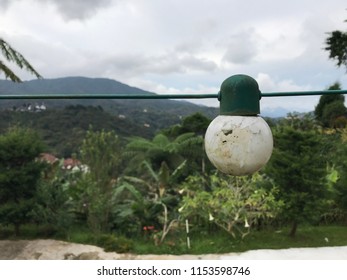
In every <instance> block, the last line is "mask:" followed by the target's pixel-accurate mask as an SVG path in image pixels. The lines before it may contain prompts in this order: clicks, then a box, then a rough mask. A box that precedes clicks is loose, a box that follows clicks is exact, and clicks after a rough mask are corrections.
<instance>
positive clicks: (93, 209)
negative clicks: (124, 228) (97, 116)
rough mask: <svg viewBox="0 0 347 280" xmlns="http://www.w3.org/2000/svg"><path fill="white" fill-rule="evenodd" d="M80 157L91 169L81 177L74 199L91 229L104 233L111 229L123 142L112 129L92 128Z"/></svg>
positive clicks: (84, 142)
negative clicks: (96, 129) (98, 130)
mask: <svg viewBox="0 0 347 280" xmlns="http://www.w3.org/2000/svg"><path fill="white" fill-rule="evenodd" d="M81 160H82V162H83V163H84V164H86V165H87V166H88V169H89V172H87V173H85V174H84V175H83V176H82V177H81V178H80V180H79V186H78V187H76V190H78V192H77V194H76V193H75V198H77V199H78V200H79V203H80V208H81V209H84V211H86V214H87V221H88V224H89V226H90V227H91V229H92V230H93V231H94V232H96V233H99V232H104V231H107V230H108V229H109V228H110V219H111V212H112V208H113V207H114V205H113V200H112V196H113V192H114V188H115V186H116V183H117V180H118V177H119V176H120V174H121V170H122V144H121V142H120V139H119V137H118V136H117V135H116V134H115V132H113V131H109V132H106V131H104V130H102V131H100V132H94V131H92V130H89V131H88V132H87V135H86V137H85V139H84V141H83V144H82V148H81Z"/></svg>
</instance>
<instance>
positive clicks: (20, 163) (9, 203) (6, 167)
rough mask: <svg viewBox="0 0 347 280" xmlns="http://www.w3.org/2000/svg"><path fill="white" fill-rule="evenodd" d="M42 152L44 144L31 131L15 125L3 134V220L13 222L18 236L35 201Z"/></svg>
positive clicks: (0, 182) (0, 167)
mask: <svg viewBox="0 0 347 280" xmlns="http://www.w3.org/2000/svg"><path fill="white" fill-rule="evenodd" d="M42 151H43V143H42V142H41V140H40V138H39V137H38V135H37V134H36V133H35V132H34V131H32V130H29V129H24V128H18V127H15V128H11V129H10V130H9V131H8V132H7V133H5V134H3V135H0V223H3V224H13V225H14V226H15V234H16V235H18V234H19V230H20V226H21V225H22V224H23V223H25V222H28V221H29V215H28V213H29V212H30V211H31V209H32V207H33V205H34V203H35V199H34V197H35V194H36V189H37V184H38V181H39V179H40V177H41V172H42V170H43V168H44V166H43V164H42V163H41V162H40V161H38V160H37V158H38V156H39V155H40V153H41V152H42Z"/></svg>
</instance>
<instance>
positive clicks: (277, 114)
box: [261, 107, 291, 118]
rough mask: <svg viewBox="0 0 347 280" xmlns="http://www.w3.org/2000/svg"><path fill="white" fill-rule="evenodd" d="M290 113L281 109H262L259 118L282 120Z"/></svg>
mask: <svg viewBox="0 0 347 280" xmlns="http://www.w3.org/2000/svg"><path fill="white" fill-rule="evenodd" d="M290 112H291V111H289V110H287V109H285V108H282V107H275V108H262V109H261V116H263V117H268V118H283V117H286V116H287V114H288V113H290Z"/></svg>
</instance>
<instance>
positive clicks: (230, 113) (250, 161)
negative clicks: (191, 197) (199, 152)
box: [205, 74, 273, 176]
mask: <svg viewBox="0 0 347 280" xmlns="http://www.w3.org/2000/svg"><path fill="white" fill-rule="evenodd" d="M218 99H219V101H220V115H219V116H218V117H216V118H215V119H214V120H213V121H212V122H211V123H210V125H209V127H208V128H207V131H206V134H205V150H206V154H207V157H208V158H209V159H210V161H211V162H212V164H213V165H214V166H215V167H216V168H217V169H219V170H220V171H222V172H224V173H227V174H231V175H235V176H243V175H249V174H252V173H254V172H256V171H258V170H259V169H260V168H262V167H263V166H264V165H265V164H266V163H267V162H268V160H269V159H270V157H271V153H272V148H273V140H272V133H271V129H270V127H269V126H268V124H267V123H266V122H265V121H264V120H263V119H262V118H261V117H259V116H258V114H259V113H260V108H259V100H260V99H261V93H260V90H259V87H258V83H257V81H256V80H254V79H253V78H252V77H250V76H247V75H242V74H241V75H234V76H231V77H229V78H228V79H226V80H225V81H224V82H223V83H222V85H221V90H220V92H219V98H218Z"/></svg>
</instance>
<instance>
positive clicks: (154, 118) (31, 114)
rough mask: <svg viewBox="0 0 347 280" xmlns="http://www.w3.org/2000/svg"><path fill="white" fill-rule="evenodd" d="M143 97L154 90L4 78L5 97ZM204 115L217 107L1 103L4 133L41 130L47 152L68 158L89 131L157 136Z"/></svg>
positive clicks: (0, 89) (99, 81)
mask: <svg viewBox="0 0 347 280" xmlns="http://www.w3.org/2000/svg"><path fill="white" fill-rule="evenodd" d="M90 93H93V94H97V93H100V94H129V95H131V94H141V95H154V94H155V93H153V92H148V91H144V90H141V89H139V88H135V87H130V86H128V85H125V84H122V83H120V82H118V81H115V80H110V79H103V78H95V79H94V78H85V77H67V78H58V79H44V80H32V81H27V82H23V83H13V82H10V81H4V80H0V95H1V94H8V95H10V94H42V95H49V94H66V95H67V97H68V95H69V94H90ZM196 112H200V113H202V114H204V115H205V116H207V117H209V118H211V119H212V118H214V117H215V116H216V115H218V109H217V108H209V107H205V106H199V105H196V104H193V103H190V102H187V101H174V100H165V99H156V100H153V99H145V100H143V99H127V100H124V99H83V100H81V99H79V100H77V99H62V100H61V99H59V100H51V99H50V100H45V99H42V100H30V99H21V100H0V133H1V132H3V131H5V130H6V129H7V128H8V127H9V126H11V125H14V124H20V125H22V126H29V127H32V128H33V129H35V130H36V131H38V132H39V134H40V135H41V137H42V138H43V140H44V141H45V143H46V144H47V146H48V151H49V152H52V153H54V154H55V155H60V156H69V155H71V154H72V153H74V152H76V151H77V150H78V148H79V147H80V144H81V141H82V139H83V138H84V135H85V132H86V130H88V128H89V127H90V126H92V127H93V129H96V130H101V129H105V130H114V131H115V132H116V133H117V134H118V135H119V136H121V137H122V138H127V137H131V136H140V137H145V138H152V137H153V136H154V135H155V133H156V132H158V131H159V130H161V129H163V128H168V127H170V126H172V125H175V124H179V123H181V120H182V118H183V117H185V116H188V115H191V114H193V113H196Z"/></svg>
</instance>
